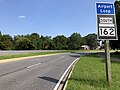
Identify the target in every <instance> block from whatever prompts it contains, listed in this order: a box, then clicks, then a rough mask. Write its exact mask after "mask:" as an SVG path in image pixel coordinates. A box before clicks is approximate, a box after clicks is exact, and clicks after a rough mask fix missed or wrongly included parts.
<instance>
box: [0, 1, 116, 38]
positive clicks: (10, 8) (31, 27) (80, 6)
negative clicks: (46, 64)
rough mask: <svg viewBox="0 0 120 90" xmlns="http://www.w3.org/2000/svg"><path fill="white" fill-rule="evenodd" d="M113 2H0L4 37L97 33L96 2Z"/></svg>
mask: <svg viewBox="0 0 120 90" xmlns="http://www.w3.org/2000/svg"><path fill="white" fill-rule="evenodd" d="M114 1H115V0H0V31H1V32H2V33H3V34H10V35H11V36H14V35H25V34H31V33H33V32H36V33H38V34H39V35H43V36H52V37H54V36H56V35H65V36H67V37H68V36H70V35H71V34H72V33H74V32H77V33H80V34H81V35H82V36H85V35H87V34H90V33H96V12H95V2H114Z"/></svg>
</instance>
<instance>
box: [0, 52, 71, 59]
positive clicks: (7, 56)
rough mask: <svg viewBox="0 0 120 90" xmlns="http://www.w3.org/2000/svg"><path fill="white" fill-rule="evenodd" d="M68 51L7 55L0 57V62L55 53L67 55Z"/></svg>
mask: <svg viewBox="0 0 120 90" xmlns="http://www.w3.org/2000/svg"><path fill="white" fill-rule="evenodd" d="M67 52H70V51H69V50H68V51H66V50H65V51H64V50H63V51H62V50H61V51H56V52H35V53H25V54H8V55H2V56H0V60H4V59H10V58H20V57H29V56H37V55H47V54H57V53H67Z"/></svg>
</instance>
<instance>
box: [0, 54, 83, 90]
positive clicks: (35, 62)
mask: <svg viewBox="0 0 120 90" xmlns="http://www.w3.org/2000/svg"><path fill="white" fill-rule="evenodd" d="M80 55H81V54H75V53H69V54H60V55H53V56H46V57H39V58H34V59H25V60H20V61H14V62H9V63H3V64H0V90H53V89H54V87H55V85H56V84H57V82H58V81H59V79H60V77H61V76H62V74H63V73H64V72H65V70H66V69H67V67H68V66H69V65H70V64H71V63H72V62H73V61H74V60H75V59H77V58H78V57H79V56H80Z"/></svg>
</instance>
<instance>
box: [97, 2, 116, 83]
mask: <svg viewBox="0 0 120 90" xmlns="http://www.w3.org/2000/svg"><path fill="white" fill-rule="evenodd" d="M96 9H97V32H98V33H97V34H98V35H97V36H98V40H105V59H106V79H107V81H108V84H109V85H111V82H112V78H111V61H110V51H109V48H110V47H109V40H117V39H118V36H117V27H116V18H115V10H114V4H113V3H107V2H106V3H102V2H98V3H96Z"/></svg>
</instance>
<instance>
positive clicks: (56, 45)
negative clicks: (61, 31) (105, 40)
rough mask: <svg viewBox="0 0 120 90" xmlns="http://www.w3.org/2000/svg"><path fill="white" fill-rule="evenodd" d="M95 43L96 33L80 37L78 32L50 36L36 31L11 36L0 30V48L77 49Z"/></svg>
mask: <svg viewBox="0 0 120 90" xmlns="http://www.w3.org/2000/svg"><path fill="white" fill-rule="evenodd" d="M96 43H97V38H96V34H89V35H87V36H85V37H81V35H80V34H79V33H73V34H72V35H71V36H70V37H65V36H64V35H58V36H56V37H54V38H51V36H42V35H41V36H40V35H39V34H37V33H32V34H30V35H29V34H27V35H16V36H14V37H11V36H10V35H2V33H1V32H0V49H1V50H78V49H80V47H81V45H83V44H87V45H89V46H90V47H91V49H95V48H96V47H97V44H96Z"/></svg>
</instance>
